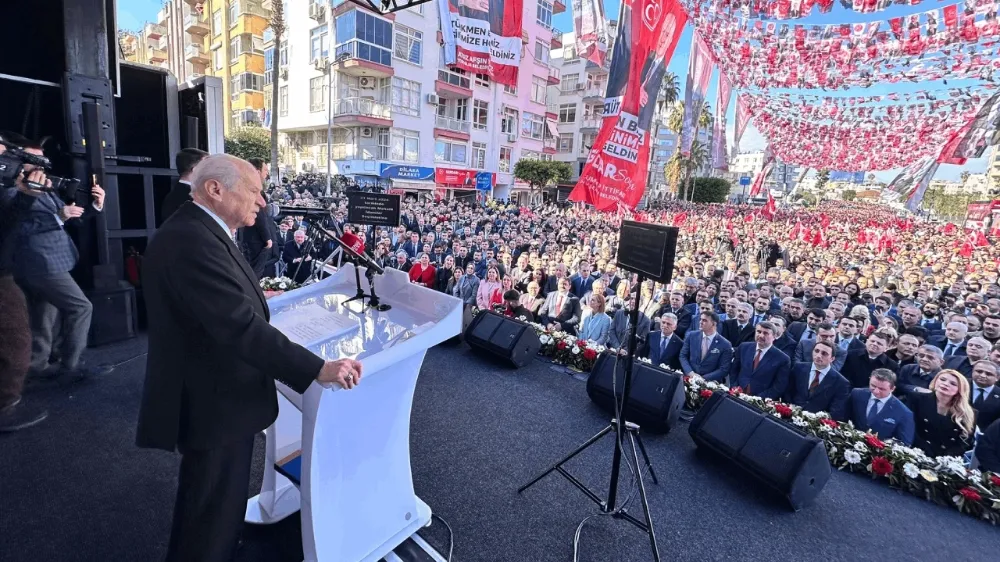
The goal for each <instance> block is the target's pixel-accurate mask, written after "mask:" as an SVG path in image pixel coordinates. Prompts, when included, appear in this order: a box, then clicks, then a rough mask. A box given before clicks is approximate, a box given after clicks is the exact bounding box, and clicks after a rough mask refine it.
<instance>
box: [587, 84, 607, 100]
mask: <svg viewBox="0 0 1000 562" xmlns="http://www.w3.org/2000/svg"><path fill="white" fill-rule="evenodd" d="M607 91H608V86H607V85H606V84H605V85H599V86H591V87H590V88H587V89H586V90H584V91H583V97H584V98H601V99H604V94H605V92H607Z"/></svg>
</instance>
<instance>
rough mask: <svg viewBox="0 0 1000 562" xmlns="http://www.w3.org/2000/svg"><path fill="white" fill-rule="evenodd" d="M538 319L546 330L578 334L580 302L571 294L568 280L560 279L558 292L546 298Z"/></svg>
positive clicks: (539, 309) (540, 308)
mask: <svg viewBox="0 0 1000 562" xmlns="http://www.w3.org/2000/svg"><path fill="white" fill-rule="evenodd" d="M538 318H539V320H540V321H541V324H542V326H545V327H546V329H549V330H556V331H558V330H562V331H564V332H568V333H570V334H575V333H576V328H577V324H579V323H580V301H579V300H578V299H577V298H576V297H575V296H573V294H572V293H570V283H569V279H568V278H566V277H563V278H561V279H559V283H558V290H556V291H555V292H552V293H549V295H548V296H547V297H545V302H544V303H542V306H541V307H539V308H538Z"/></svg>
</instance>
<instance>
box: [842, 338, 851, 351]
mask: <svg viewBox="0 0 1000 562" xmlns="http://www.w3.org/2000/svg"><path fill="white" fill-rule="evenodd" d="M850 344H851V340H840V349H847V346H848V345H850Z"/></svg>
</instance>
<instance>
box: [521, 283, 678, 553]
mask: <svg viewBox="0 0 1000 562" xmlns="http://www.w3.org/2000/svg"><path fill="white" fill-rule="evenodd" d="M643 281H645V279H644V278H643V276H642V275H639V276H638V279H637V284H636V286H637V287H641V286H642V282H643ZM629 319H630V323H631V329H630V333H629V343H628V357H626V358H625V373H624V377H623V379H624V384H623V385H622V400H621V406H620V407H618V403H617V397H616V409H617V417H615V418H613V419H612V420H611V423H610V424H609V425H608V426H607V427H605V428H604V429H602V430H601V431H599V432H598V433H597V434H596V435H594V436H593V437H591V438H590V439H588V440H586V441H584V443H583V444H582V445H580V446H579V447H577V448H576V449H575V450H573V451H572V452H570V453H569V454H568V455H566V456H565V457H563V458H562V459H560V460H559V461H558V462H556V463H555V464H554V465H552V466H551V467H549V468H548V469H546V470H545V471H544V472H542V473H541V474H539V475H538V476H536V477H535V478H533V479H532V480H531V481H530V482H528V483H527V484H525V485H524V486H521V487H520V488H518V490H517V493H519V494H520V493H521V492H523V491H525V490H527V489H528V488H530V487H531V486H533V485H534V484H535V483H536V482H538V481H539V480H541V479H542V478H544V477H546V476H548V475H549V474H551V473H552V472H558V473H559V474H561V475H562V476H563V477H565V478H566V479H567V480H569V481H570V483H571V484H573V485H574V486H576V487H577V488H578V489H579V490H580V491H581V492H583V493H584V495H586V496H587V497H588V498H590V500H591V501H593V502H594V503H596V504H597V505H598V506H600V508H601V511H603V512H604V513H606V514H610V515H611V516H612V517H614V518H616V519H624V520H625V521H628V522H629V523H631V524H633V525H635V526H636V527H638V528H639V529H641V530H643V531H645V533H646V534H647V535H649V544H650V547H651V548H652V549H653V560H655V561H656V562H660V550H659V548H657V546H656V533H655V532H654V530H653V519H652V516H651V515H650V512H649V500H648V499H647V497H646V486H645V484H644V483H643V481H642V470H641V469H640V468H639V455H638V452H642V458H643V460H644V461H645V462H646V467H647V468H649V474H650V476H652V478H653V483H654V484H659V481H657V479H656V473H655V472H654V471H653V465H652V463H650V462H649V455H648V454H647V453H646V446H645V445H643V443H642V437H641V436H640V435H639V426H638V425H636V424H634V423H632V422H629V421H628V418H627V417H626V410H627V409H628V398H629V392H630V391H631V389H632V367H633V362H634V360H633V358H634V357H635V351H636V326H637V325H638V324H639V306H638V299H636V303H635V304H634V305H633V306H632V309H631V310H629ZM616 363H617V362H616ZM617 370H618V369H617V366H616V368H615V373H613V374H612V377H611V380H612V381H615V380H617V378H618V373H617ZM612 384H614V383H612ZM622 422H624V423H622ZM611 432H614V434H615V452H614V456H613V457H612V461H611V485H610V486H609V488H608V499H607V500H606V501H605V500H604V499H602V498H601V497H600V496H598V495H597V494H596V493H594V491H593V490H591V489H590V488H588V487H587V485H586V484H584V483H583V482H580V480H578V479H577V478H576V477H575V476H573V475H572V474H570V473H569V472H568V471H567V470H566V469H565V468H563V465H564V464H566V463H567V462H569V461H570V459H572V458H573V457H575V456H577V455H578V454H580V453H582V452H583V451H585V450H586V449H587V448H589V447H590V446H591V445H593V444H595V443H597V442H598V441H599V440H600V439H601V438H602V437H604V436H605V435H607V434H609V433H611ZM626 435H627V436H628V440H629V443H630V444H631V445H632V462H634V466H635V468H636V470H635V472H636V474H635V478H636V481H637V485H638V487H639V495H640V497H641V499H642V509H643V512H644V515H645V521H641V520H639V519H637V518H636V517H635V516H633V515H631V514H630V513H628V512H626V511H625V508H626V507H627V504H628V502H627V501H626V503H625V504H623V505H622V507H621V508H620V509H619V508H618V505H617V503H618V479H619V476H620V473H621V460H622V453H623V450H624V448H625V447H624V443H625V437H626ZM637 446H638V450H637ZM626 462H629V461H628V460H626Z"/></svg>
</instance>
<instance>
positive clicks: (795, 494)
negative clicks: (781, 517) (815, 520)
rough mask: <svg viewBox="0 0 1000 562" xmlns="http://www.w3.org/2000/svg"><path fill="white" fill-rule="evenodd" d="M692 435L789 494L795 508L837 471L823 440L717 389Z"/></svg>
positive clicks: (695, 422)
mask: <svg viewBox="0 0 1000 562" xmlns="http://www.w3.org/2000/svg"><path fill="white" fill-rule="evenodd" d="M689 431H690V432H691V438H692V439H694V442H695V443H696V444H697V445H698V446H699V447H704V448H706V449H708V450H711V451H713V452H715V453H718V454H719V455H721V456H723V457H725V458H727V459H729V460H730V461H732V462H733V463H735V464H736V465H737V466H739V467H741V468H743V469H744V470H745V471H747V472H749V473H750V475H751V476H753V477H754V478H756V479H758V480H760V481H761V482H763V483H764V484H767V485H768V486H770V487H771V488H773V489H774V490H776V491H777V492H778V493H780V494H781V495H783V496H784V497H785V498H786V499H787V500H788V503H789V504H791V506H792V509H795V510H796V511H798V510H799V509H801V508H803V507H805V506H807V505H809V504H811V503H812V502H813V500H815V499H816V496H817V495H819V493H820V491H821V490H822V489H823V486H825V485H826V482H827V480H829V479H830V474H831V473H832V471H833V469H832V468H831V467H830V459H829V457H828V456H827V454H826V447H825V446H824V444H823V440H822V439H820V438H818V437H814V436H812V435H807V434H805V433H803V432H801V431H799V430H798V429H796V428H795V427H793V426H792V425H790V424H788V423H785V422H783V421H780V420H778V419H777V418H775V417H773V416H770V415H768V414H766V413H765V412H762V411H761V410H758V409H757V408H754V407H753V406H751V405H749V404H747V403H745V402H743V401H742V400H740V399H739V398H733V397H732V396H729V395H728V394H726V393H723V392H716V393H715V394H714V395H713V396H712V397H711V398H709V399H708V401H707V402H705V405H704V406H702V407H701V409H700V410H698V413H697V415H695V417H694V419H693V420H691V426H690V427H689Z"/></svg>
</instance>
